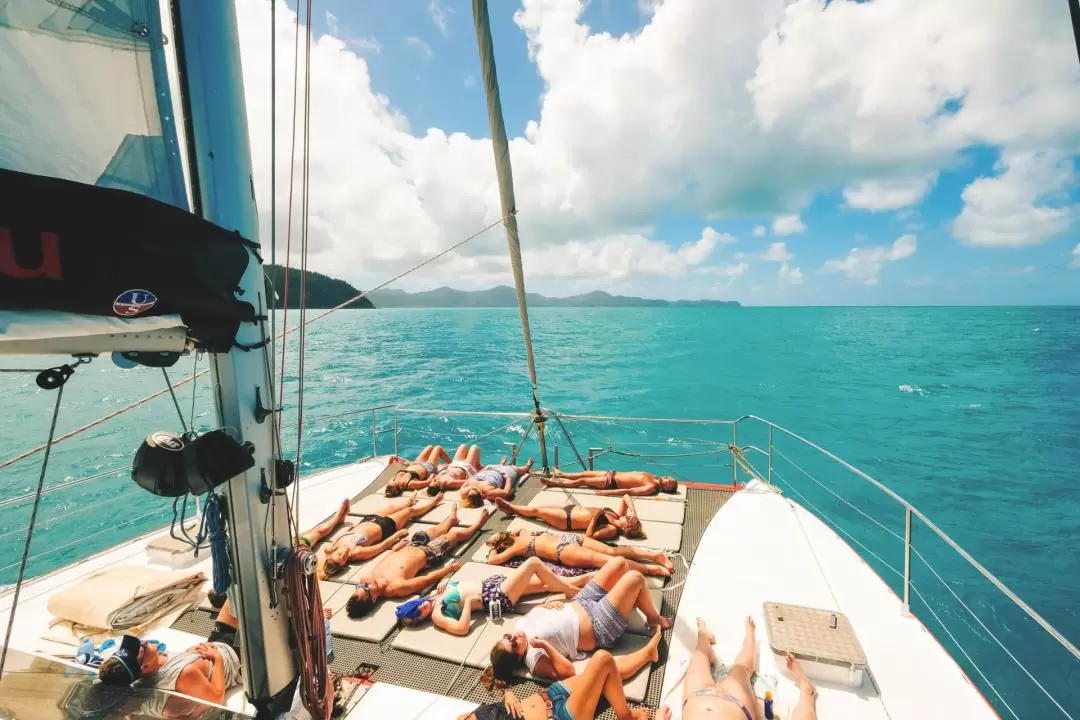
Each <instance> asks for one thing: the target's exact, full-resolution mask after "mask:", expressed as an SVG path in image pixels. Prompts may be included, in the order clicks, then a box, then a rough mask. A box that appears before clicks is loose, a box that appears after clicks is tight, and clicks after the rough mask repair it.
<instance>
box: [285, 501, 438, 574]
mask: <svg viewBox="0 0 1080 720" xmlns="http://www.w3.org/2000/svg"><path fill="white" fill-rule="evenodd" d="M441 501H442V495H437V496H436V497H434V498H431V499H430V500H428V501H427V502H423V503H421V502H418V501H417V498H416V497H415V496H413V497H409V498H403V499H401V500H396V501H393V502H388V503H387V504H386V505H385V506H384V507H382V508H381V509H379V511H378V512H375V513H372V514H369V515H363V516H361V517H358V518H357V519H356V522H355V523H353V524H352V526H350V527H349V529H348V530H347V531H346V532H345V533H344V534H343V535H341V536H340V537H338V538H336V539H335V540H334V542H333V543H330V544H328V545H327V546H324V547H322V548H319V549H318V550H317V551H316V554H317V555H316V556H317V563H318V575H319V579H320V580H325V579H327V578H330V577H333V576H334V575H337V574H338V573H340V572H341V571H342V570H344V569H345V566H346V565H348V564H349V563H350V562H362V561H364V560H370V559H371V558H373V557H375V556H376V555H378V554H379V553H381V552H382V551H383V550H386V549H387V548H389V547H391V546H392V545H393V544H394V543H395V542H397V541H398V540H400V539H401V538H402V537H404V536H405V531H404V530H403V529H402V528H404V527H405V526H406V525H407V524H408V523H409V522H410V521H412V520H415V519H416V518H418V517H421V516H422V515H424V514H425V513H427V512H428V511H429V510H431V509H432V508H434V507H435V506H436V505H438V504H439V503H440V502H441ZM348 514H349V500H348V498H346V499H345V500H342V502H341V507H339V508H338V511H337V514H336V515H334V517H332V518H330V519H328V520H325V521H323V522H322V523H320V524H319V525H316V526H315V527H314V528H312V529H311V530H308V531H307V532H306V533H304V534H302V535H301V536H300V542H302V543H303V544H305V545H307V546H308V547H312V548H313V547H315V546H316V545H318V544H319V543H320V542H322V541H323V540H325V539H326V538H328V537H330V535H332V534H333V533H334V531H335V530H337V528H338V526H339V525H341V524H342V523H344V522H345V518H346V517H347V516H348Z"/></svg>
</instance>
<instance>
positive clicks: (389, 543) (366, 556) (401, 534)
mask: <svg viewBox="0 0 1080 720" xmlns="http://www.w3.org/2000/svg"><path fill="white" fill-rule="evenodd" d="M408 534H409V531H408V530H398V531H397V532H396V533H394V534H393V535H391V536H390V537H388V538H386V539H385V540H382V541H380V542H377V543H375V544H374V545H366V546H360V547H354V548H353V549H352V550H351V551H350V552H349V560H352V561H354V562H356V561H361V560H370V559H371V558H373V557H375V556H376V555H378V554H379V553H381V552H383V551H384V550H386V549H387V548H390V547H393V546H394V545H396V544H397V543H398V541H399V540H404V539H405V537H406V536H407V535H408Z"/></svg>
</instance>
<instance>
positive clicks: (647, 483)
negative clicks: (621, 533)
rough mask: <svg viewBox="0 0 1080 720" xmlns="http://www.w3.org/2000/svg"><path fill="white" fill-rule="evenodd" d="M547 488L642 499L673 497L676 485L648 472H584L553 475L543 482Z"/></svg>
mask: <svg viewBox="0 0 1080 720" xmlns="http://www.w3.org/2000/svg"><path fill="white" fill-rule="evenodd" d="M542 481H543V483H544V484H545V485H547V486H549V487H560V488H593V489H595V490H596V491H597V492H596V494H597V495H625V494H629V495H635V496H638V497H644V496H646V495H656V494H658V493H661V492H665V493H674V492H676V491H677V490H678V489H679V483H678V482H676V481H675V478H673V477H667V476H660V477H658V476H656V475H653V474H652V473H647V472H640V471H636V472H620V471H617V470H586V471H585V472H578V473H564V472H559V471H558V470H556V471H555V475H554V476H553V477H550V478H543V479H542Z"/></svg>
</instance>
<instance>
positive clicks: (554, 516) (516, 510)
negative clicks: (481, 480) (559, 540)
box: [492, 498, 573, 530]
mask: <svg viewBox="0 0 1080 720" xmlns="http://www.w3.org/2000/svg"><path fill="white" fill-rule="evenodd" d="M492 502H494V503H495V504H496V505H497V506H498V508H499V509H500V510H502V511H503V512H504V513H506V514H507V515H519V516H521V517H523V518H532V519H534V520H539V521H540V522H542V523H544V524H546V525H550V526H551V527H553V528H555V529H557V530H573V527H567V526H566V510H564V509H563V508H561V507H556V506H553V505H541V506H539V507H530V506H529V505H514V504H513V503H510V502H508V501H506V500H504V499H503V498H492ZM571 522H573V520H572V519H571Z"/></svg>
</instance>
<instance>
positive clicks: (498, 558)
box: [487, 545, 521, 565]
mask: <svg viewBox="0 0 1080 720" xmlns="http://www.w3.org/2000/svg"><path fill="white" fill-rule="evenodd" d="M520 554H521V553H519V552H518V549H517V546H516V545H511V546H510V547H508V548H506V549H505V550H503V551H502V552H497V553H495V554H494V555H491V554H488V559H487V561H488V564H489V565H505V564H506V563H508V562H510V561H511V560H513V559H514V558H516V557H517V556H518V555H520Z"/></svg>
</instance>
